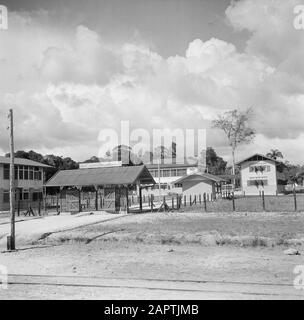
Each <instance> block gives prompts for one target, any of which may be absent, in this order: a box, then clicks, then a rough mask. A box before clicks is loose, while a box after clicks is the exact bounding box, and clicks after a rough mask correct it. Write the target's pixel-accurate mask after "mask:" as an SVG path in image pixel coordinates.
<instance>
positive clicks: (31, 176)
mask: <svg viewBox="0 0 304 320" xmlns="http://www.w3.org/2000/svg"><path fill="white" fill-rule="evenodd" d="M29 179H30V180H34V168H33V167H30V168H29Z"/></svg>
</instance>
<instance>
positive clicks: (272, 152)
mask: <svg viewBox="0 0 304 320" xmlns="http://www.w3.org/2000/svg"><path fill="white" fill-rule="evenodd" d="M266 157H268V158H271V159H273V160H277V158H282V159H283V154H282V152H281V151H279V150H278V149H271V150H270V152H268V153H267V154H266Z"/></svg>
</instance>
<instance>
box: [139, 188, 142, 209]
mask: <svg viewBox="0 0 304 320" xmlns="http://www.w3.org/2000/svg"><path fill="white" fill-rule="evenodd" d="M139 211H140V212H142V197H141V187H140V186H139Z"/></svg>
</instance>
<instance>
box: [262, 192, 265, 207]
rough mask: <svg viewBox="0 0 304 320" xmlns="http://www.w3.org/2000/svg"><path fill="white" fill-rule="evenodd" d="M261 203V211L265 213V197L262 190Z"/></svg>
mask: <svg viewBox="0 0 304 320" xmlns="http://www.w3.org/2000/svg"><path fill="white" fill-rule="evenodd" d="M262 203H263V211H265V195H264V190H263V191H262Z"/></svg>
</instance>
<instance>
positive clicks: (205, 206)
mask: <svg viewBox="0 0 304 320" xmlns="http://www.w3.org/2000/svg"><path fill="white" fill-rule="evenodd" d="M204 208H205V211H207V201H206V193H205V192H204Z"/></svg>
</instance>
